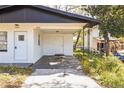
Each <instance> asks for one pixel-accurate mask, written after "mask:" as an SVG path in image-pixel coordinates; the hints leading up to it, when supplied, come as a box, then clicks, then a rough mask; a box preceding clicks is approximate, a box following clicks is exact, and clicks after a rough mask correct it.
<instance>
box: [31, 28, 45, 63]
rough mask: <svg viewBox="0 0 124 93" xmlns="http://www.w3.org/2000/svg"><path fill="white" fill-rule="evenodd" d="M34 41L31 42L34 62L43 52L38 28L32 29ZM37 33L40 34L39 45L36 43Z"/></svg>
mask: <svg viewBox="0 0 124 93" xmlns="http://www.w3.org/2000/svg"><path fill="white" fill-rule="evenodd" d="M33 34H34V38H33V39H34V40H33V41H34V42H33V62H36V61H37V60H39V59H40V58H41V57H42V55H43V53H42V45H43V42H42V37H43V36H42V35H43V33H42V31H40V30H38V29H34V32H33ZM38 35H40V45H38Z"/></svg>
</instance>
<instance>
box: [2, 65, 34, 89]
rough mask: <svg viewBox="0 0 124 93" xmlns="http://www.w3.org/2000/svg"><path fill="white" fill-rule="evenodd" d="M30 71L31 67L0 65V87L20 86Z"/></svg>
mask: <svg viewBox="0 0 124 93" xmlns="http://www.w3.org/2000/svg"><path fill="white" fill-rule="evenodd" d="M31 73H32V69H31V68H18V67H14V66H0V87H1V88H18V87H21V85H22V84H23V82H24V81H25V79H26V77H27V76H28V75H30V74H31Z"/></svg>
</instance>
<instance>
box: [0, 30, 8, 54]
mask: <svg viewBox="0 0 124 93" xmlns="http://www.w3.org/2000/svg"><path fill="white" fill-rule="evenodd" d="M1 32H2V33H6V37H5V39H6V40H5V41H4V42H6V49H5V50H2V49H0V52H7V51H8V32H7V31H0V33H1ZM0 36H2V35H0ZM0 42H2V40H0Z"/></svg>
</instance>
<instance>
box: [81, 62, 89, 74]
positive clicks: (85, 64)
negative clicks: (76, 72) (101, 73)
mask: <svg viewBox="0 0 124 93" xmlns="http://www.w3.org/2000/svg"><path fill="white" fill-rule="evenodd" d="M81 64H82V68H83V71H84V73H85V74H89V73H90V63H89V61H88V60H83V61H82V62H81Z"/></svg>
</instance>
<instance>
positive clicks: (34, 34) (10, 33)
mask: <svg viewBox="0 0 124 93" xmlns="http://www.w3.org/2000/svg"><path fill="white" fill-rule="evenodd" d="M41 26H42V25H41ZM36 27H37V26H35V25H34V26H30V25H27V24H20V26H19V28H16V27H15V25H14V24H0V31H7V43H8V44H7V50H8V51H7V52H0V63H34V62H36V61H37V60H38V59H40V58H41V57H42V56H43V55H51V54H53V53H51V52H50V51H47V50H46V49H47V47H46V44H47V45H48V46H50V44H52V42H53V40H50V41H49V43H46V42H45V40H47V39H49V37H50V36H53V37H59V36H61V37H63V53H64V54H65V55H73V34H72V32H69V33H66V30H65V33H63V34H55V32H54V34H53V33H52V32H51V33H45V32H44V31H42V30H41V28H40V29H39V30H38V29H34V28H36ZM15 31H20V32H21V31H26V32H27V38H28V41H27V43H28V44H27V47H28V48H27V49H28V50H27V52H28V60H26V61H15V60H14V46H15V45H14V33H15ZM38 34H40V39H41V40H40V41H41V42H40V46H39V45H38ZM58 49H59V48H58ZM56 51H58V50H56Z"/></svg>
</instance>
